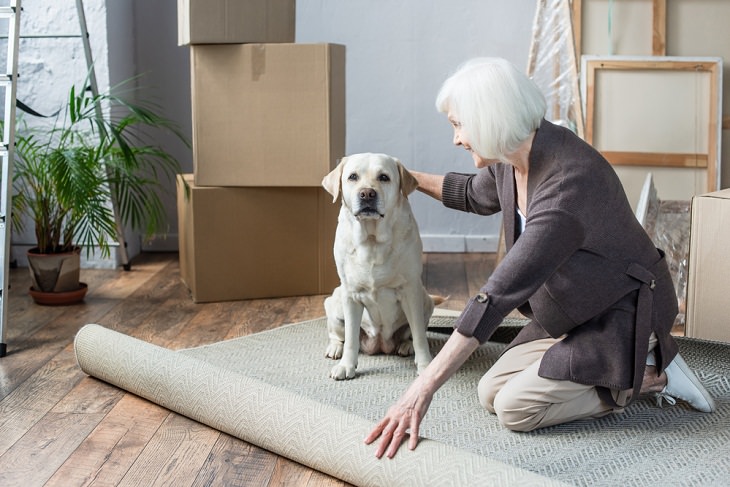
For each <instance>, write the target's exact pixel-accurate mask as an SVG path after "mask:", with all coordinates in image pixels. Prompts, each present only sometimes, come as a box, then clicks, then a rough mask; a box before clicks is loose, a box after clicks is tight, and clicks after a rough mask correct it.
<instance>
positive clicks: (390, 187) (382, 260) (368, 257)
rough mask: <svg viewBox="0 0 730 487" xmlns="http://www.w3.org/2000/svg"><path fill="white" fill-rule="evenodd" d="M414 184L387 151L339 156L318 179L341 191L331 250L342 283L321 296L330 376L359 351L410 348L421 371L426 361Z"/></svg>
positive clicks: (343, 375) (429, 305)
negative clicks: (413, 209) (412, 200)
mask: <svg viewBox="0 0 730 487" xmlns="http://www.w3.org/2000/svg"><path fill="white" fill-rule="evenodd" d="M417 185H418V183H417V181H416V179H415V178H414V177H413V176H412V175H411V174H410V173H409V172H408V171H407V170H406V169H405V168H404V167H403V166H402V165H401V163H400V162H399V161H398V160H397V159H395V158H393V157H391V156H388V155H385V154H369V153H368V154H354V155H351V156H348V157H345V158H343V159H342V160H341V161H340V163H339V165H338V166H337V167H336V168H335V169H334V170H333V171H332V172H331V173H329V174H328V175H327V176H325V178H324V179H323V180H322V186H324V188H325V189H326V190H327V191H328V192H329V193H330V194H331V195H332V196H333V197H334V199H333V202H334V201H337V197H338V196H339V195H340V193H341V195H342V208H341V209H340V215H339V219H338V225H337V231H336V234H335V245H334V255H335V262H336V264H337V272H338V274H339V276H340V286H339V287H337V288H336V289H335V290H334V292H333V294H332V296H330V297H328V298H327V299H326V300H325V302H324V306H325V311H326V314H327V328H328V332H329V345H328V347H327V357H330V358H332V359H340V361H339V363H338V364H337V365H335V366H334V367H333V368H332V371H331V372H330V377H332V378H333V379H336V380H342V379H352V378H353V377H355V374H356V373H355V369H356V368H357V360H358V353H359V351H360V349H361V348H362V350H363V352H365V353H368V354H376V353H386V354H392V353H397V354H399V355H402V356H408V355H410V354H412V353H414V352H415V362H416V366H417V368H418V370H419V371H421V370H423V369H424V368H425V367H426V366H427V365H428V364H429V362H430V361H431V353H430V351H429V348H428V343H427V340H426V327H427V326H428V321H429V319H430V318H431V314H432V313H433V309H434V300H433V299H432V298H431V297H430V296H429V295H428V293H427V292H426V290H425V288H424V287H423V284H422V281H421V273H422V270H423V264H422V261H421V253H422V244H421V237H420V235H419V233H418V227H417V226H416V220H415V219H414V217H413V213H412V212H411V207H410V205H409V203H408V195H409V194H410V193H412V192H413V191H414V190H415V189H416V186H417Z"/></svg>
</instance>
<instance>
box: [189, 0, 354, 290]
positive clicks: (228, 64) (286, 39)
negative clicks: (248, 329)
mask: <svg viewBox="0 0 730 487" xmlns="http://www.w3.org/2000/svg"><path fill="white" fill-rule="evenodd" d="M295 4H296V2H295V0H178V43H179V44H180V45H188V46H190V47H189V48H190V56H191V58H190V59H191V87H192V122H193V168H194V173H193V174H187V175H183V176H180V178H179V181H178V217H179V235H180V271H181V275H182V279H183V281H184V282H185V284H186V285H187V286H188V287H189V288H190V291H191V293H192V297H193V300H194V301H196V302H206V301H227V300H237V299H252V298H269V297H282V296H299V295H312V294H327V293H330V292H331V291H332V290H333V289H334V287H335V286H336V285H337V284H338V282H339V281H338V278H337V272H336V269H335V265H334V258H333V256H332V248H333V243H334V234H335V228H336V225H337V213H338V210H339V207H338V205H335V204H333V203H332V198H331V196H329V195H328V194H327V193H326V192H325V191H324V190H323V189H322V188H321V186H320V183H321V181H322V178H323V177H324V176H325V175H326V174H327V173H328V172H329V171H330V170H331V169H333V168H334V167H335V165H336V164H337V161H338V159H340V158H341V157H342V156H343V155H344V152H345V48H344V46H341V45H336V44H296V43H294V25H295ZM184 182H187V185H186V184H184Z"/></svg>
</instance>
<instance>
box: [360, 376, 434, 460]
mask: <svg viewBox="0 0 730 487" xmlns="http://www.w3.org/2000/svg"><path fill="white" fill-rule="evenodd" d="M421 382H422V381H419V380H418V379H416V381H415V382H414V383H413V384H411V386H410V387H409V388H408V390H407V391H406V393H405V394H404V395H403V396H402V397H401V398H400V399H399V400H398V402H397V403H395V404H394V405H393V406H391V407H390V409H388V412H387V414H386V415H385V417H384V418H383V419H382V420H381V421H380V422H379V423H378V424H377V425H376V426H375V428H373V430H372V431H371V432H370V434H369V435H368V436H367V437H366V438H365V444H367V445H369V444H371V443H372V442H374V441H375V440H377V439H378V438H379V437H382V439H381V440H380V444H379V445H378V449H377V450H376V452H375V456H376V457H378V458H381V457H382V456H383V453H386V454H387V456H388V458H393V456H394V455H395V453H396V452H397V451H398V447H400V445H401V443H403V441H404V440H405V437H406V434H407V433H408V432H409V430H410V439H409V440H408V448H409V449H410V450H413V449H415V448H416V445H417V444H418V429H419V427H420V425H421V420H423V417H424V416H425V415H426V411H428V406H429V405H430V404H431V399H432V398H433V393H432V392H429V391H425V390H424V388H423V387H422V386H421Z"/></svg>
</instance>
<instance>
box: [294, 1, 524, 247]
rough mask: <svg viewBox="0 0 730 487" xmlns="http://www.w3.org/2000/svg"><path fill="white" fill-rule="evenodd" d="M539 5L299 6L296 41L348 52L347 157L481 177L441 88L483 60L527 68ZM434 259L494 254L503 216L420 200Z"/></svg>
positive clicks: (416, 200)
mask: <svg viewBox="0 0 730 487" xmlns="http://www.w3.org/2000/svg"><path fill="white" fill-rule="evenodd" d="M534 11H535V1H534V0H512V1H509V2H505V1H503V0H471V1H464V0H461V1H453V0H452V1H447V0H430V1H423V0H401V1H392V0H349V1H342V0H300V1H298V2H297V42H335V43H341V44H345V45H346V46H347V152H348V153H355V152H385V153H389V154H392V155H394V156H396V157H398V158H400V159H401V161H403V163H405V165H406V166H407V167H409V168H412V169H414V170H419V171H427V172H435V173H444V172H447V171H461V172H471V171H474V166H473V163H472V160H471V157H469V155H468V154H467V153H466V152H465V151H463V150H461V149H457V148H456V147H454V146H453V145H452V133H451V127H450V125H449V124H448V122H447V120H446V117H445V116H444V115H442V114H439V113H438V112H437V111H436V109H435V106H434V100H435V98H436V94H437V92H438V90H439V88H440V86H441V83H442V82H443V81H444V80H445V79H446V78H447V77H448V76H449V74H451V73H452V72H453V71H454V70H455V68H456V67H457V66H458V65H459V64H461V63H462V62H463V61H465V60H466V59H468V58H471V57H474V56H501V57H505V58H507V59H509V60H510V61H512V62H514V63H515V64H516V65H517V66H518V67H523V66H524V67H526V66H527V55H528V52H529V47H530V38H531V33H532V22H533V17H534ZM411 201H412V206H413V209H414V212H415V214H416V219H417V220H418V223H419V225H420V229H421V234H422V236H423V241H424V249H425V250H426V251H456V252H461V251H465V250H477V251H493V250H496V248H497V241H498V237H499V225H500V222H501V216H495V217H491V218H484V217H479V216H475V215H467V214H462V213H458V212H454V211H451V210H448V209H446V208H444V207H443V206H442V205H441V204H440V203H438V202H436V201H434V200H432V199H430V198H428V197H426V196H423V195H422V194H420V193H417V194H415V195H414V196H412V197H411Z"/></svg>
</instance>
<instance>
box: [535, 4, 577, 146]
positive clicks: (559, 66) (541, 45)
mask: <svg viewBox="0 0 730 487" xmlns="http://www.w3.org/2000/svg"><path fill="white" fill-rule="evenodd" d="M527 72H528V75H529V76H530V77H531V78H532V80H533V81H534V82H535V83H536V84H537V85H538V87H540V89H541V90H542V92H543V94H544V95H545V99H546V100H547V106H548V109H547V113H546V118H547V119H548V120H550V121H551V122H553V123H556V124H559V125H563V126H565V127H568V128H570V129H571V130H572V131H573V132H576V133H578V134H579V135H582V131H583V116H582V113H581V109H580V103H581V102H580V89H579V86H578V85H579V83H578V81H579V80H578V74H577V64H576V53H575V41H574V36H573V26H572V19H571V12H570V5H569V2H568V0H545V1H543V2H538V8H537V10H536V13H535V20H534V24H533V38H532V45H531V49H530V59H529V61H528V69H527Z"/></svg>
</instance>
